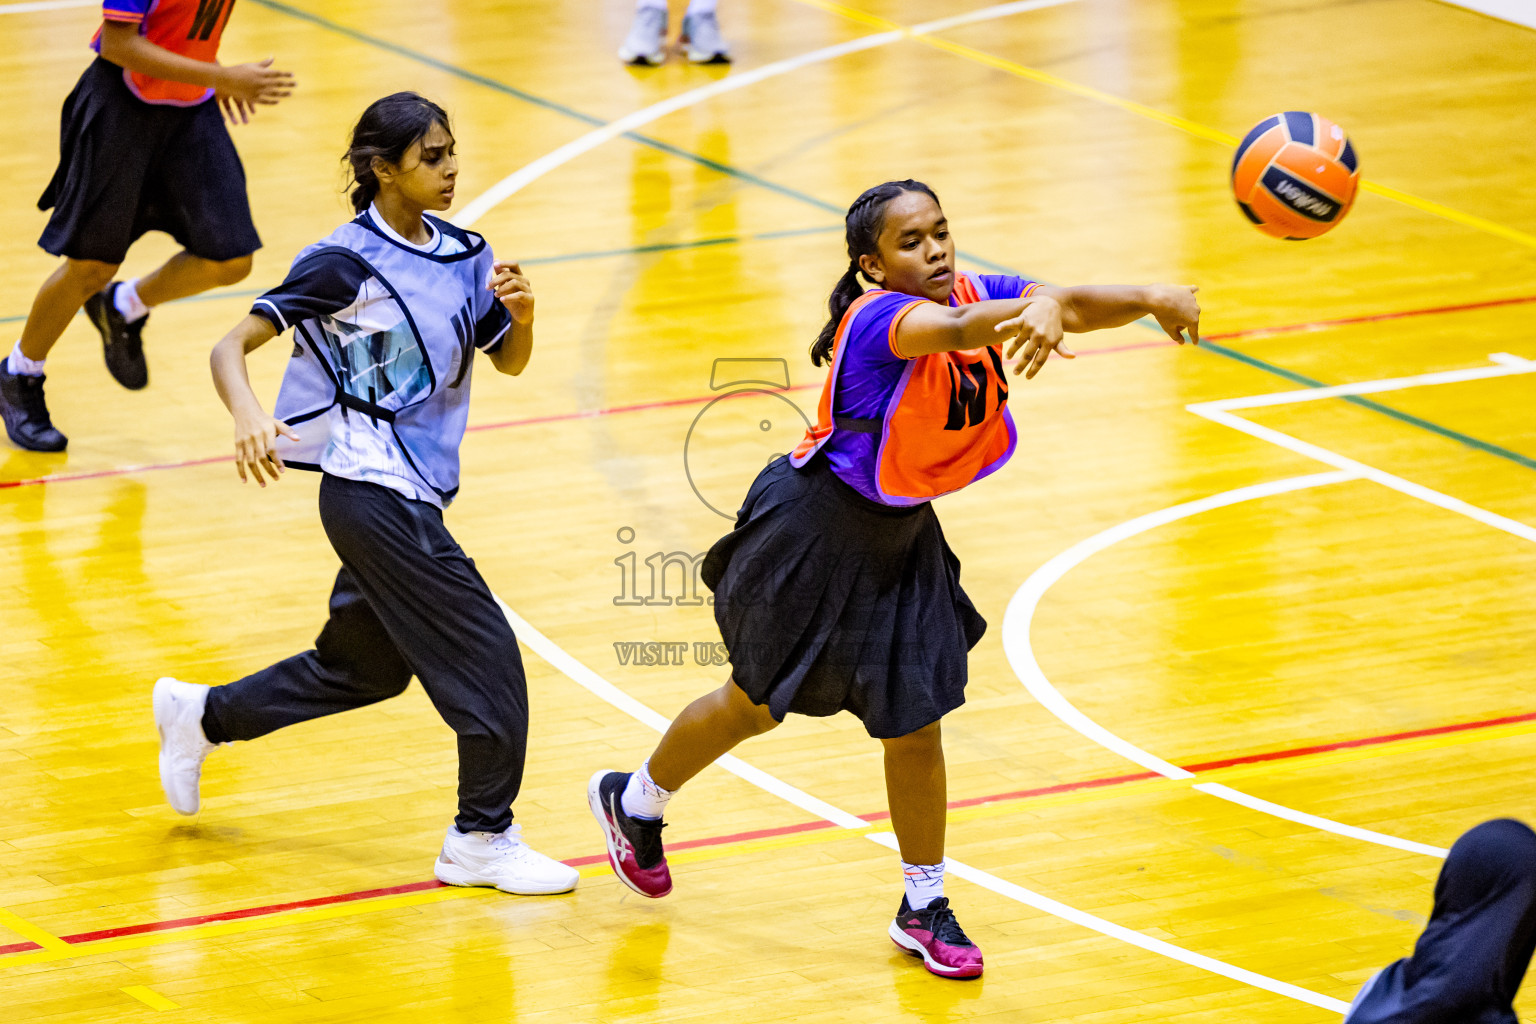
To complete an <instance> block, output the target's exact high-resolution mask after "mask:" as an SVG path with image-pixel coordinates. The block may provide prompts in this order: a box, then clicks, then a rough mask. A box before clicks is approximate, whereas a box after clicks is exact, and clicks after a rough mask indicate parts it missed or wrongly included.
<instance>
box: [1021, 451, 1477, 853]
mask: <svg viewBox="0 0 1536 1024" xmlns="http://www.w3.org/2000/svg"><path fill="white" fill-rule="evenodd" d="M1359 478H1360V474H1358V473H1354V472H1350V471H1347V470H1339V471H1336V472H1333V473H1314V474H1310V475H1308V476H1293V477H1287V478H1286V479H1284V480H1272V481H1270V482H1268V483H1262V484H1254V485H1252V486H1249V487H1239V488H1236V489H1235V490H1231V491H1224V492H1222V493H1221V494H1213V495H1211V496H1210V497H1208V498H1201V499H1199V500H1197V501H1186V502H1184V503H1183V504H1180V505H1174V506H1172V507H1170V508H1164V509H1159V510H1158V511H1156V512H1149V513H1147V514H1146V515H1143V516H1137V517H1136V518H1135V519H1130V520H1127V521H1126V522H1123V523H1119V524H1117V525H1115V526H1112V527H1110V528H1109V529H1107V530H1104V531H1102V532H1100V533H1097V534H1094V535H1093V536H1092V537H1089V538H1087V539H1086V540H1082V541H1079V542H1078V543H1076V544H1074V545H1072V546H1071V547H1070V548H1068V549H1067V550H1065V551H1063V552H1062V553H1061V554H1059V555H1057V556H1056V557H1055V558H1052V559H1051V560H1050V561H1048V562H1046V563H1045V564H1044V565H1042V566H1041V567H1040V568H1038V569H1036V570H1035V571H1034V572H1033V573H1031V574H1030V576H1029V578H1028V579H1026V580H1025V581H1024V583H1023V585H1021V586H1020V587H1019V589H1018V590H1017V591H1015V592H1014V595H1013V598H1012V599H1011V600H1010V601H1009V602H1008V610H1007V611H1006V612H1004V613H1003V653H1004V654H1005V655H1006V656H1007V658H1008V664H1009V665H1011V666H1012V667H1013V671H1014V674H1015V675H1017V676H1018V677H1019V680H1020V681H1021V682H1022V683H1023V684H1024V688H1025V689H1026V690H1028V691H1029V693H1030V696H1032V697H1034V698H1035V700H1037V701H1039V702H1040V704H1041V705H1042V706H1043V707H1044V708H1045V709H1046V710H1047V711H1049V712H1050V713H1051V714H1053V715H1055V716H1056V717H1057V718H1059V719H1061V720H1062V721H1063V722H1065V723H1066V724H1067V725H1069V726H1071V727H1072V728H1073V729H1076V730H1077V731H1078V732H1080V733H1082V734H1083V735H1084V736H1086V737H1088V738H1089V739H1091V740H1093V741H1094V742H1095V743H1097V744H1098V745H1099V746H1101V747H1104V748H1105V749H1107V750H1112V751H1114V752H1115V753H1116V754H1119V755H1120V756H1121V757H1123V758H1125V759H1126V760H1127V761H1132V762H1134V763H1136V764H1139V765H1141V766H1142V767H1143V768H1146V769H1147V770H1148V771H1153V772H1156V773H1157V774H1159V775H1161V776H1163V777H1164V778H1168V779H1191V780H1192V779H1194V778H1196V776H1195V774H1194V773H1193V772H1191V771H1189V770H1188V769H1186V768H1180V767H1179V766H1178V765H1176V764H1170V763H1169V762H1167V761H1165V760H1163V759H1162V758H1160V757H1158V756H1157V755H1156V754H1153V753H1150V752H1148V751H1146V750H1143V749H1141V748H1140V747H1138V746H1136V745H1135V744H1134V743H1131V742H1130V741H1128V740H1126V739H1123V738H1122V737H1120V736H1117V735H1116V734H1115V733H1112V732H1110V731H1109V730H1108V729H1106V728H1104V727H1103V726H1102V725H1100V724H1099V723H1098V722H1095V721H1094V720H1093V719H1091V718H1089V717H1088V716H1087V715H1085V714H1083V712H1081V711H1079V710H1078V709H1077V707H1076V706H1075V705H1073V703H1072V702H1071V701H1069V700H1067V698H1066V697H1065V696H1063V695H1062V693H1061V691H1060V690H1058V689H1057V688H1056V687H1055V685H1054V684H1053V683H1052V682H1051V681H1050V680H1049V679H1047V678H1046V676H1045V672H1044V671H1043V670H1042V669H1041V668H1040V662H1039V661H1038V660H1036V658H1035V651H1034V648H1033V646H1031V644H1030V642H1029V631H1030V626H1031V624H1032V623H1033V621H1034V617H1035V610H1036V609H1037V608H1038V607H1039V604H1040V599H1041V598H1042V597H1044V596H1045V592H1046V591H1047V590H1049V589H1050V588H1051V587H1052V586H1054V585H1055V584H1056V582H1057V581H1058V580H1060V579H1061V578H1062V577H1063V576H1065V575H1066V574H1067V573H1068V572H1070V571H1071V570H1072V569H1074V568H1076V567H1077V566H1079V565H1081V564H1082V563H1083V562H1085V561H1087V560H1088V559H1089V558H1091V557H1093V556H1094V555H1096V554H1098V553H1099V552H1100V551H1103V550H1105V549H1107V548H1109V547H1112V546H1113V545H1115V544H1118V543H1120V542H1121V541H1123V540H1128V539H1130V538H1131V537H1134V536H1136V535H1138V534H1142V533H1146V532H1147V531H1149V530H1154V529H1156V528H1158V527H1159V526H1166V525H1167V524H1169V523H1172V522H1177V521H1178V520H1180V519H1187V518H1188V517H1190V516H1195V515H1199V514H1201V513H1202V512H1209V511H1211V510H1212V509H1217V508H1224V507H1226V506H1228V505H1236V504H1238V503H1239V502H1244V501H1253V500H1255V499H1258V498H1267V497H1271V496H1273V495H1276V494H1288V493H1290V492H1292V491H1300V490H1306V489H1307V488H1310V487H1323V486H1327V485H1328V484H1337V483H1344V482H1345V481H1348V480H1356V479H1359ZM1193 788H1194V789H1197V790H1199V791H1200V792H1202V793H1205V794H1206V795H1208V796H1214V797H1218V798H1220V799H1222V800H1230V801H1231V802H1233V803H1236V804H1241V805H1242V806H1244V807H1247V808H1249V809H1251V810H1255V811H1260V812H1262V813H1265V814H1270V815H1273V816H1275V817H1277V818H1284V819H1286V820H1287V821H1292V822H1295V823H1297V824H1299V825H1307V826H1310V827H1312V828H1316V829H1321V830H1322V831H1325V832H1332V833H1333V834H1335V835H1340V836H1347V837H1349V838H1351V839H1363V840H1365V841H1366V842H1370V843H1375V844H1377V845H1378V846H1389V847H1392V848H1393V849H1397V850H1406V851H1408V852H1410V853H1422V854H1426V855H1428V856H1431V857H1442V858H1443V857H1444V856H1445V855H1446V852H1447V851H1445V850H1444V849H1442V848H1440V847H1438V846H1428V845H1426V844H1424V843H1417V842H1414V841H1413V840H1411V839H1403V838H1401V837H1400V836H1393V835H1387V834H1386V833H1384V832H1373V831H1372V830H1370V829H1365V828H1360V827H1359V826H1358V825H1347V824H1345V823H1343V822H1340V821H1334V820H1332V819H1330V818H1321V817H1318V816H1317V815H1315V814H1307V813H1306V812H1305V811H1297V810H1294V809H1292V808H1289V807H1283V806H1281V805H1280V804H1275V803H1270V802H1269V801H1268V800H1260V799H1259V798H1258V797H1254V796H1249V795H1248V794H1246V793H1242V792H1239V791H1238V790H1235V789H1232V788H1230V787H1228V786H1221V785H1213V784H1209V783H1201V784H1198V785H1195V786H1194V787H1193Z"/></svg>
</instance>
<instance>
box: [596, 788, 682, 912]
mask: <svg viewBox="0 0 1536 1024" xmlns="http://www.w3.org/2000/svg"><path fill="white" fill-rule="evenodd" d="M628 784H629V773H628V772H598V773H597V774H596V775H594V776H592V781H590V782H588V783H587V804H588V805H589V806H590V807H591V808H592V816H593V817H594V818H596V819H597V823H598V824H599V825H601V826H603V841H604V842H605V843H607V844H608V863H609V864H610V865H612V866H613V873H614V874H616V875H618V876H619V881H621V882H623V883H624V884H625V885H627V886H629V887H630V888H631V889H633V890H635V892H637V893H639V894H640V895H642V896H649V897H651V898H652V899H660V898H661V897H663V896H665V895H666V894H667V893H669V892H671V891H672V873H671V872H670V871H668V870H667V857H666V854H664V853H663V852H662V849H661V830H662V829H663V828H665V827H666V826H665V825H663V824H662V823H661V822H659V821H649V820H647V819H645V818H631V817H630V816H629V815H627V814H625V813H624V804H623V801H622V800H621V799H620V797H622V796H623V794H624V787H625V786H627V785H628Z"/></svg>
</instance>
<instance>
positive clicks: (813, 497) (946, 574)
mask: <svg viewBox="0 0 1536 1024" xmlns="http://www.w3.org/2000/svg"><path fill="white" fill-rule="evenodd" d="M702 576H703V579H704V582H705V584H706V585H708V586H709V588H710V589H711V590H713V591H714V593H715V621H716V622H717V623H719V626H720V634H721V636H722V637H723V638H724V640H725V645H726V648H727V649H728V651H729V652H730V662H731V668H732V672H733V675H734V678H735V680H736V685H738V686H740V687H741V689H742V690H743V691H745V692H746V694H747V696H748V697H750V698H751V699H752V701H753V702H754V703H756V704H766V705H767V706H768V709H769V710H770V712H772V714H773V716H774V717H775V718H778V719H780V720H782V719H783V718H784V716H785V715H787V714H789V713H790V712H794V713H796V714H802V715H834V714H836V713H837V712H839V711H851V712H852V713H853V714H855V715H857V716H858V717H859V719H860V720H862V721H863V723H864V727H865V729H866V730H868V732H869V734H870V735H871V736H874V737H877V738H882V739H884V738H894V737H897V736H905V735H907V734H908V733H911V732H915V731H916V730H918V729H921V728H923V727H924V726H926V725H929V724H930V723H932V722H936V721H938V720H939V719H940V718H942V717H943V716H944V715H946V714H948V713H949V712H950V711H953V710H954V709H955V708H957V707H959V706H960V705H961V704H963V703H965V684H966V657H967V654H968V652H969V651H970V649H971V648H972V647H974V646H976V644H977V642H978V641H980V640H981V637H982V634H983V633H984V632H985V631H986V628H987V623H986V620H985V619H983V618H982V617H981V615H980V614H979V613H978V612H977V611H976V608H975V606H974V605H972V604H971V600H970V598H969V597H967V596H966V594H965V591H964V590H962V589H961V588H960V560H959V559H958V558H956V557H955V554H954V552H953V551H951V550H950V549H949V545H948V544H947V543H946V542H945V540H944V532H943V530H941V529H940V527H939V520H938V517H937V516H936V515H935V514H934V512H933V507H932V506H931V505H930V504H923V505H919V506H916V507H914V508H891V507H889V506H885V505H880V504H877V503H875V502H872V501H869V500H868V499H866V498H864V497H863V496H862V495H860V494H859V493H858V492H856V491H854V490H853V488H851V487H849V486H848V485H847V484H845V483H843V482H842V481H841V480H839V479H838V478H837V476H836V475H835V474H834V473H833V472H832V469H831V467H830V466H829V465H828V463H827V460H826V459H825V458H823V457H819V456H818V457H816V458H814V459H812V460H811V462H810V463H809V464H808V465H807V466H806V467H805V468H804V469H795V468H794V467H793V466H791V465H790V463H789V460H788V459H787V458H779V459H775V460H774V461H773V462H771V463H769V464H768V467H767V468H766V469H764V470H763V471H762V472H761V473H759V474H758V476H757V479H756V480H755V481H753V484H752V487H751V489H750V490H749V491H748V492H747V497H746V501H745V502H743V504H742V507H741V511H740V512H739V513H738V514H737V519H736V528H735V529H733V530H732V531H731V532H730V533H728V534H726V535H725V536H724V537H722V538H721V539H720V541H719V542H718V543H716V544H715V545H714V547H712V548H710V550H709V554H708V555H707V556H706V557H705V559H704V565H703V571H702Z"/></svg>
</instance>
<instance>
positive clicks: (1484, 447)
mask: <svg viewBox="0 0 1536 1024" xmlns="http://www.w3.org/2000/svg"><path fill="white" fill-rule="evenodd" d="M251 2H252V3H255V4H259V5H260V6H262V7H266V8H269V9H271V10H274V11H277V12H279V13H281V14H286V15H288V16H289V17H292V18H297V19H299V20H301V21H307V22H309V23H310V24H313V25H317V26H319V27H321V28H323V29H326V30H327V31H330V32H335V33H338V34H339V35H344V36H346V37H348V38H349V39H353V40H355V41H357V42H360V43H364V44H366V45H368V46H372V47H374V48H376V49H380V50H384V51H386V52H388V53H393V54H395V55H397V56H400V57H404V58H406V59H408V60H412V61H415V62H417V63H419V64H425V65H426V66H428V67H431V68H435V69H437V70H439V71H442V72H444V73H446V74H450V75H453V76H454V77H456V78H461V79H463V80H464V81H467V82H473V83H475V84H477V85H482V86H485V87H486V88H488V89H493V90H495V91H497V92H500V93H503V94H504V95H508V96H513V97H515V98H517V99H519V100H522V101H523V102H525V103H529V104H532V105H533V106H537V107H541V108H543V109H545V110H549V111H553V112H554V113H557V114H561V115H562V116H565V117H569V118H571V119H573V120H576V121H581V122H582V123H584V124H588V125H591V126H592V127H594V128H596V127H601V126H602V125H604V124H606V123H607V122H606V121H604V120H603V119H602V118H600V117H597V116H595V115H593V114H588V113H585V112H584V111H580V110H577V109H576V108H574V107H569V106H566V105H565V104H564V103H560V102H558V101H556V100H552V99H548V98H547V97H544V96H539V95H537V94H536V93H531V92H528V91H527V90H525V89H519V88H517V87H516V86H514V85H509V84H507V83H506V82H502V81H500V80H498V79H495V78H491V77H489V76H487V75H482V74H479V73H477V72H474V71H470V70H469V69H467V68H462V67H459V66H458V65H457V64H450V63H449V62H447V61H444V60H440V59H438V58H436V57H433V56H430V55H429V54H425V53H422V52H421V51H419V50H414V49H412V48H410V47H408V46H402V45H401V44H399V43H393V42H390V41H389V40H387V39H383V38H380V37H379V36H374V35H370V34H368V33H366V32H361V31H359V30H357V29H354V28H351V27H349V26H347V25H343V24H341V23H340V22H336V21H332V20H331V19H329V18H326V17H324V16H323V15H319V14H314V13H312V12H310V11H306V10H304V9H302V8H299V7H294V6H291V5H290V4H286V3H282V2H281V0H251ZM624 137H625V138H627V139H630V140H631V141H633V142H637V143H639V144H640V145H643V146H649V147H651V148H652V149H656V150H659V151H661V152H663V153H667V154H669V155H671V156H675V157H678V158H680V159H683V160H688V161H691V162H693V163H696V164H699V165H700V166H703V167H707V168H709V169H710V170H712V171H715V172H717V173H719V174H722V175H724V176H726V177H730V178H735V179H737V180H739V181H744V182H747V183H749V184H752V185H756V186H757V187H759V188H762V189H767V190H768V191H770V192H776V193H778V194H779V195H782V196H786V197H788V198H790V199H795V200H797V201H799V202H802V203H806V204H809V205H811V206H814V207H816V208H818V209H820V210H825V211H826V212H828V213H832V214H835V215H837V216H838V217H841V216H843V213H844V211H843V210H842V208H841V207H838V206H836V205H834V204H832V203H829V202H827V201H826V200H824V199H818V198H817V197H815V196H813V195H810V194H809V193H806V192H802V191H800V190H799V189H795V188H791V187H790V186H788V185H782V184H780V183H778V182H776V181H771V180H769V179H767V178H764V177H761V176H759V175H756V174H753V173H752V172H751V171H746V170H742V169H741V168H739V167H733V166H731V165H730V164H724V163H721V162H720V161H718V160H712V159H710V158H709V157H707V156H704V155H702V154H699V153H694V152H691V151H689V150H686V149H683V148H681V147H680V146H675V145H673V144H672V143H670V142H664V141H662V140H661V139H657V138H654V137H652V136H650V135H645V134H642V133H640V132H625V133H624ZM814 230H819V229H804V230H803V233H806V234H809V233H811V232H812V231H814ZM826 230H836V226H833V225H829V226H828V228H827V229H826ZM754 237H766V236H754ZM736 240H738V239H734V238H722V239H719V240H714V239H705V240H701V241H700V242H696V243H672V245H673V246H674V247H676V248H692V247H698V246H701V245H723V244H728V242H730V241H736ZM667 246H668V243H661V244H660V245H659V246H657V247H647V246H639V247H636V248H635V249H632V250H611V251H604V252H600V253H596V254H591V255H584V254H571V255H569V256H565V257H545V258H543V262H559V261H561V260H574V259H583V258H595V257H597V256H603V255H625V254H628V253H632V252H647V251H651V252H661V251H667ZM958 255H960V256H963V257H964V258H965V259H967V260H969V261H970V262H972V263H974V264H976V265H977V266H980V267H984V268H985V269H987V270H991V271H993V272H995V273H999V274H1012V275H1015V276H1018V277H1027V276H1028V275H1025V274H1021V273H1019V272H1018V271H1017V270H1014V269H1013V268H1011V267H1009V266H1007V265H1005V264H1002V263H997V262H995V261H993V260H989V259H986V258H984V257H981V256H977V255H975V254H974V253H967V252H964V251H959V252H958ZM526 262H527V263H528V264H530V265H533V264H534V263H536V262H539V261H538V260H536V259H530V260H527V261H526ZM236 294H237V293H233V292H223V293H218V294H212V295H209V294H207V293H205V294H204V296H194V298H209V299H213V298H223V297H226V296H227V297H233V296H235V295H236ZM250 294H260V293H259V292H252V293H250ZM24 319H26V318H25V317H3V318H0V323H14V322H16V321H17V320H24ZM1137 322H1138V324H1140V325H1141V326H1143V327H1146V328H1148V329H1151V330H1159V328H1158V327H1156V326H1155V325H1154V324H1152V323H1150V322H1148V321H1147V320H1140V321H1137ZM1201 347H1202V348H1207V349H1209V350H1210V351H1212V352H1215V353H1216V354H1218V355H1221V356H1224V357H1226V358H1228V359H1233V360H1236V361H1237V362H1240V363H1244V364H1246V365H1248V366H1251V367H1253V368H1255V369H1258V370H1263V371H1264V372H1265V373H1270V374H1274V375H1275V376H1277V377H1283V378H1285V379H1286V380H1289V381H1291V382H1292V383H1296V384H1302V385H1304V386H1306V387H1326V386H1327V385H1325V384H1324V383H1323V382H1322V381H1318V380H1313V379H1312V378H1311V377H1306V376H1304V375H1302V374H1299V373H1296V372H1294V371H1292V370H1287V369H1286V368H1285V367H1283V366H1277V365H1275V364H1274V363H1270V362H1266V361H1265V360H1263V359H1259V358H1257V357H1256V356H1251V355H1249V354H1248V353H1246V352H1240V351H1238V350H1237V349H1232V348H1227V347H1226V346H1225V345H1217V344H1215V343H1213V342H1203V343H1202V344H1201ZM1341 397H1342V398H1343V399H1344V401H1346V402H1350V403H1351V404H1354V405H1358V406H1360V407H1361V408H1364V409H1369V410H1371V411H1372V412H1377V413H1380V414H1382V415H1384V416H1389V417H1391V418H1392V419H1395V420H1398V421H1399V422H1401V423H1406V424H1409V425H1410V426H1414V427H1418V428H1420V429H1422V430H1426V431H1429V432H1430V433H1432V434H1435V435H1437V436H1440V437H1443V438H1446V439H1448V440H1452V441H1456V442H1458V443H1460V444H1463V445H1466V446H1467V447H1469V448H1472V449H1474V450H1476V451H1481V452H1484V453H1486V454H1489V455H1494V456H1497V457H1498V458H1501V459H1506V460H1508V461H1510V462H1513V463H1515V464H1516V465H1519V466H1524V467H1525V468H1527V469H1536V459H1531V458H1529V457H1527V456H1525V455H1521V454H1520V453H1519V452H1516V451H1512V450H1510V449H1508V448H1504V447H1502V446H1500V445H1496V444H1492V443H1490V442H1488V441H1483V440H1479V439H1478V438H1475V437H1472V436H1471V435H1469V434H1463V433H1461V432H1460V431H1458V430H1452V429H1451V428H1449V427H1443V426H1441V425H1439V424H1438V423H1433V422H1431V421H1429V420H1426V419H1423V418H1421V417H1419V416H1414V415H1413V414H1411V413H1406V412H1401V411H1399V410H1397V409H1393V408H1391V407H1390V406H1386V405H1382V404H1381V403H1380V402H1375V401H1372V400H1371V399H1368V398H1363V397H1361V396H1359V395H1344V396H1341Z"/></svg>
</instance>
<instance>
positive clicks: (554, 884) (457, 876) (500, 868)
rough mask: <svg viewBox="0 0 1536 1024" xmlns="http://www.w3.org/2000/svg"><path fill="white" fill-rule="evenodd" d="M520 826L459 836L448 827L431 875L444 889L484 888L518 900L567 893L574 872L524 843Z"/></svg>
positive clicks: (574, 874)
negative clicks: (444, 886) (518, 898)
mask: <svg viewBox="0 0 1536 1024" xmlns="http://www.w3.org/2000/svg"><path fill="white" fill-rule="evenodd" d="M522 832H523V826H521V825H513V826H512V827H511V828H509V829H507V830H506V831H505V832H468V833H466V832H460V831H459V830H458V828H457V827H456V826H450V827H449V829H448V835H447V836H446V837H445V838H444V839H443V852H442V853H440V854H438V857H437V863H436V864H434V865H433V868H432V873H433V874H435V875H436V876H437V880H438V881H439V882H442V883H443V884H445V885H485V886H490V887H492V888H496V889H500V890H501V891H502V892H510V893H516V894H518V895H520V896H542V895H547V894H550V893H557V892H570V891H571V890H572V889H574V888H576V880H577V879H578V878H579V877H580V876H579V875H578V874H577V873H576V869H575V868H573V867H571V866H570V865H569V864H562V863H560V862H559V861H558V860H555V859H554V858H553V857H546V856H544V855H543V854H542V853H539V852H538V851H537V850H535V849H534V848H533V847H531V846H529V845H528V844H527V843H525V842H523V835H522Z"/></svg>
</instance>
